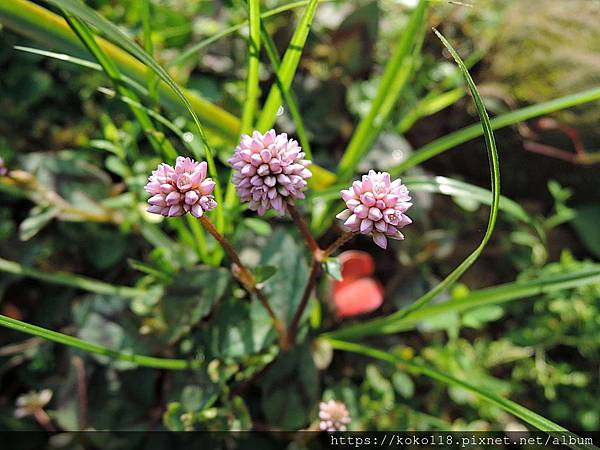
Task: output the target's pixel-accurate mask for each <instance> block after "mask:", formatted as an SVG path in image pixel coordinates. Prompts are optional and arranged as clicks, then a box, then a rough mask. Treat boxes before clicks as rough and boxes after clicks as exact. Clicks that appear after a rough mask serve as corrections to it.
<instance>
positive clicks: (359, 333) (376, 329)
mask: <svg viewBox="0 0 600 450" xmlns="http://www.w3.org/2000/svg"><path fill="white" fill-rule="evenodd" d="M434 31H435V33H436V35H437V36H438V37H439V38H440V39H441V41H442V43H443V44H444V46H445V47H446V48H447V49H448V50H449V51H450V53H451V55H452V57H453V58H454V59H455V60H456V62H457V64H458V66H459V68H460V70H461V72H462V74H463V76H464V78H465V81H466V83H467V86H468V87H469V90H470V92H471V95H472V96H473V100H474V101H475V105H476V106H477V112H478V113H479V117H480V119H481V123H482V126H483V129H484V136H485V144H486V148H487V153H488V159H489V163H490V172H491V178H492V201H491V208H490V214H489V219H488V225H487V228H486V231H485V234H484V236H483V238H482V240H481V243H480V244H479V245H478V246H477V248H476V249H475V250H473V252H472V253H471V254H470V255H469V256H467V257H466V258H465V259H464V260H463V261H462V262H461V263H460V264H459V265H458V266H457V267H456V268H455V269H454V270H453V271H452V272H450V274H448V275H447V276H446V278H444V279H443V280H442V281H441V282H440V283H438V284H437V285H436V286H435V287H434V288H433V289H431V290H430V291H429V292H427V293H426V294H424V295H423V296H421V297H420V298H418V299H417V300H415V302H413V303H412V304H411V305H409V306H407V307H406V308H404V309H401V310H400V311H397V312H395V313H394V314H391V315H389V316H388V317H386V318H385V323H386V324H389V323H394V322H396V321H400V320H402V319H404V318H405V317H406V316H408V315H409V314H411V313H413V312H414V311H416V310H418V309H420V308H422V307H423V306H425V305H427V304H428V303H429V302H431V301H432V300H433V299H434V298H435V297H436V296H437V295H439V294H441V293H442V292H443V291H444V290H446V289H448V288H449V287H450V286H451V285H452V284H454V283H455V282H456V281H457V280H458V279H459V278H460V277H461V275H462V274H463V273H465V272H466V270H467V269H468V268H469V267H471V265H473V263H474V262H475V261H476V260H477V258H479V255H481V253H482V252H483V249H484V248H485V247H486V245H487V243H488V242H489V240H490V238H491V236H492V232H493V231H494V226H495V225H496V219H497V217H498V210H499V207H500V163H499V160H498V153H497V151H496V143H495V141H494V133H493V132H492V128H491V125H490V119H489V117H488V115H487V111H486V109H485V106H484V104H483V100H482V99H481V96H480V95H479V92H478V91H477V87H476V86H475V83H474V81H473V79H472V78H471V75H469V71H468V70H467V68H466V67H465V65H464V63H463V62H462V60H461V59H460V56H458V54H457V53H456V51H455V50H454V48H453V47H452V46H451V45H450V43H449V42H448V41H447V40H446V39H445V38H444V37H443V36H442V35H441V34H440V33H439V32H438V31H437V30H434ZM377 320H378V323H374V321H369V322H366V323H362V324H358V325H354V326H351V327H348V328H347V329H343V330H340V331H341V332H343V333H344V335H345V336H352V338H359V337H363V336H367V335H372V334H379V333H380V325H381V322H379V320H380V319H377Z"/></svg>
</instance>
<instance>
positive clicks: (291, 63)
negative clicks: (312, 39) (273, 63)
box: [256, 0, 319, 132]
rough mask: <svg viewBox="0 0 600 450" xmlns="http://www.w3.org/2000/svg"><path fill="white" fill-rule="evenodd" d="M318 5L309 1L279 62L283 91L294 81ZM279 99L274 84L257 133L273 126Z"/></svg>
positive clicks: (277, 87) (277, 88)
mask: <svg viewBox="0 0 600 450" xmlns="http://www.w3.org/2000/svg"><path fill="white" fill-rule="evenodd" d="M318 3H319V0H310V2H309V3H308V6H307V7H306V9H305V10H304V14H303V15H302V17H301V18H300V21H299V23H298V26H297V27H296V31H295V32H294V35H293V36H292V39H291V40H290V44H289V46H288V48H287V50H286V52H285V54H284V55H283V60H282V61H281V67H280V71H279V81H280V83H281V86H282V87H283V89H285V90H287V89H289V88H290V86H291V84H292V81H293V79H294V75H295V74H296V70H297V69H298V63H299V62H300V56H301V55H302V50H303V49H304V44H306V39H307V38H308V33H309V31H310V27H311V24H312V21H313V18H314V17H315V12H316V11H317V5H318ZM281 99H282V96H281V90H280V88H279V86H278V85H277V83H275V84H274V85H273V86H272V87H271V90H270V91H269V95H268V97H267V101H266V102H265V105H264V107H263V110H262V112H261V114H260V116H259V118H258V123H257V125H256V128H257V129H258V130H259V131H261V132H265V131H267V130H268V129H269V128H271V127H272V126H273V124H274V123H275V118H276V116H277V110H278V109H279V107H280V106H281Z"/></svg>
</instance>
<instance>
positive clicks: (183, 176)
mask: <svg viewBox="0 0 600 450" xmlns="http://www.w3.org/2000/svg"><path fill="white" fill-rule="evenodd" d="M206 172H207V164H206V162H204V161H203V162H200V163H199V162H196V161H194V160H193V159H191V158H184V157H183V156H179V157H178V158H177V160H176V161H175V167H174V168H173V167H172V166H170V165H168V164H164V163H163V164H159V166H158V167H157V168H156V170H155V171H153V172H152V175H151V176H150V177H149V178H148V184H146V187H145V189H146V192H148V193H149V194H150V195H152V197H150V198H149V199H148V203H149V204H150V207H149V208H148V212H150V213H153V214H161V215H163V216H167V217H176V216H182V215H184V214H186V213H188V212H189V213H191V214H192V215H193V216H195V217H202V215H203V214H204V213H205V212H206V211H210V210H211V209H214V208H215V207H216V206H217V202H215V198H214V197H213V195H212V193H213V190H214V189H215V182H214V181H213V180H212V179H211V178H206Z"/></svg>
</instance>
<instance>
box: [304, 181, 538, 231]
mask: <svg viewBox="0 0 600 450" xmlns="http://www.w3.org/2000/svg"><path fill="white" fill-rule="evenodd" d="M402 183H404V184H405V185H406V187H407V188H408V189H409V191H410V192H429V193H432V194H442V195H448V196H451V197H457V198H461V199H465V200H474V201H477V202H480V203H482V204H484V205H488V206H489V205H491V203H492V193H491V192H490V191H489V190H487V189H484V188H481V187H479V186H475V185H473V184H470V183H466V182H464V181H460V180H456V179H454V178H447V177H441V176H427V175H419V176H412V177H403V178H402ZM347 187H348V186H347V185H346V184H339V185H336V186H332V187H329V188H327V189H325V190H322V191H319V192H310V193H309V195H308V196H307V198H308V199H309V200H316V199H319V200H326V201H329V200H338V199H339V197H340V190H341V189H346V188H347ZM499 209H500V211H502V212H503V213H505V214H508V215H509V216H512V217H514V218H515V219H517V220H520V221H522V222H524V223H526V224H529V225H532V226H534V219H533V218H532V217H531V216H530V215H529V214H528V213H527V211H525V209H523V207H522V206H521V205H519V204H518V203H517V202H515V201H514V200H511V199H510V198H508V197H505V196H503V195H501V196H500V206H499ZM335 211H336V210H335V209H333V210H332V212H331V214H330V215H331V216H332V217H333V216H334V215H335Z"/></svg>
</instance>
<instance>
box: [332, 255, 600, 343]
mask: <svg viewBox="0 0 600 450" xmlns="http://www.w3.org/2000/svg"><path fill="white" fill-rule="evenodd" d="M598 283H600V265H596V266H595V267H592V268H589V269H581V270H575V271H572V272H565V273H562V274H560V275H552V276H545V277H540V278H536V279H533V280H527V281H514V282H512V283H505V284H501V285H498V286H494V287H491V288H486V289H480V290H477V291H472V292H470V293H469V294H467V295H466V296H464V297H460V298H457V299H454V300H450V301H447V302H443V303H436V304H434V305H428V306H425V307H424V308H421V309H419V310H417V311H414V312H412V313H411V314H408V315H407V316H405V317H404V318H403V319H400V320H396V321H394V322H390V323H386V320H385V319H386V318H385V317H382V318H381V319H376V320H373V321H370V322H369V324H370V326H372V327H373V328H374V329H378V330H379V332H380V333H381V334H391V333H397V332H401V331H409V330H413V329H415V327H416V325H417V324H418V323H419V322H421V321H423V320H426V319H429V318H431V317H435V316H439V315H442V314H447V313H456V312H463V311H470V310H472V309H476V308H480V307H483V306H490V305H501V304H504V303H508V302H511V301H515V300H522V299H527V298H531V297H535V296H537V295H541V294H547V293H550V292H556V291H561V290H564V289H573V288H576V287H582V286H592V285H595V284H598ZM322 336H323V337H326V338H333V339H352V338H353V335H352V328H346V329H343V328H342V329H340V330H334V331H330V332H327V333H323V334H322Z"/></svg>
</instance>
